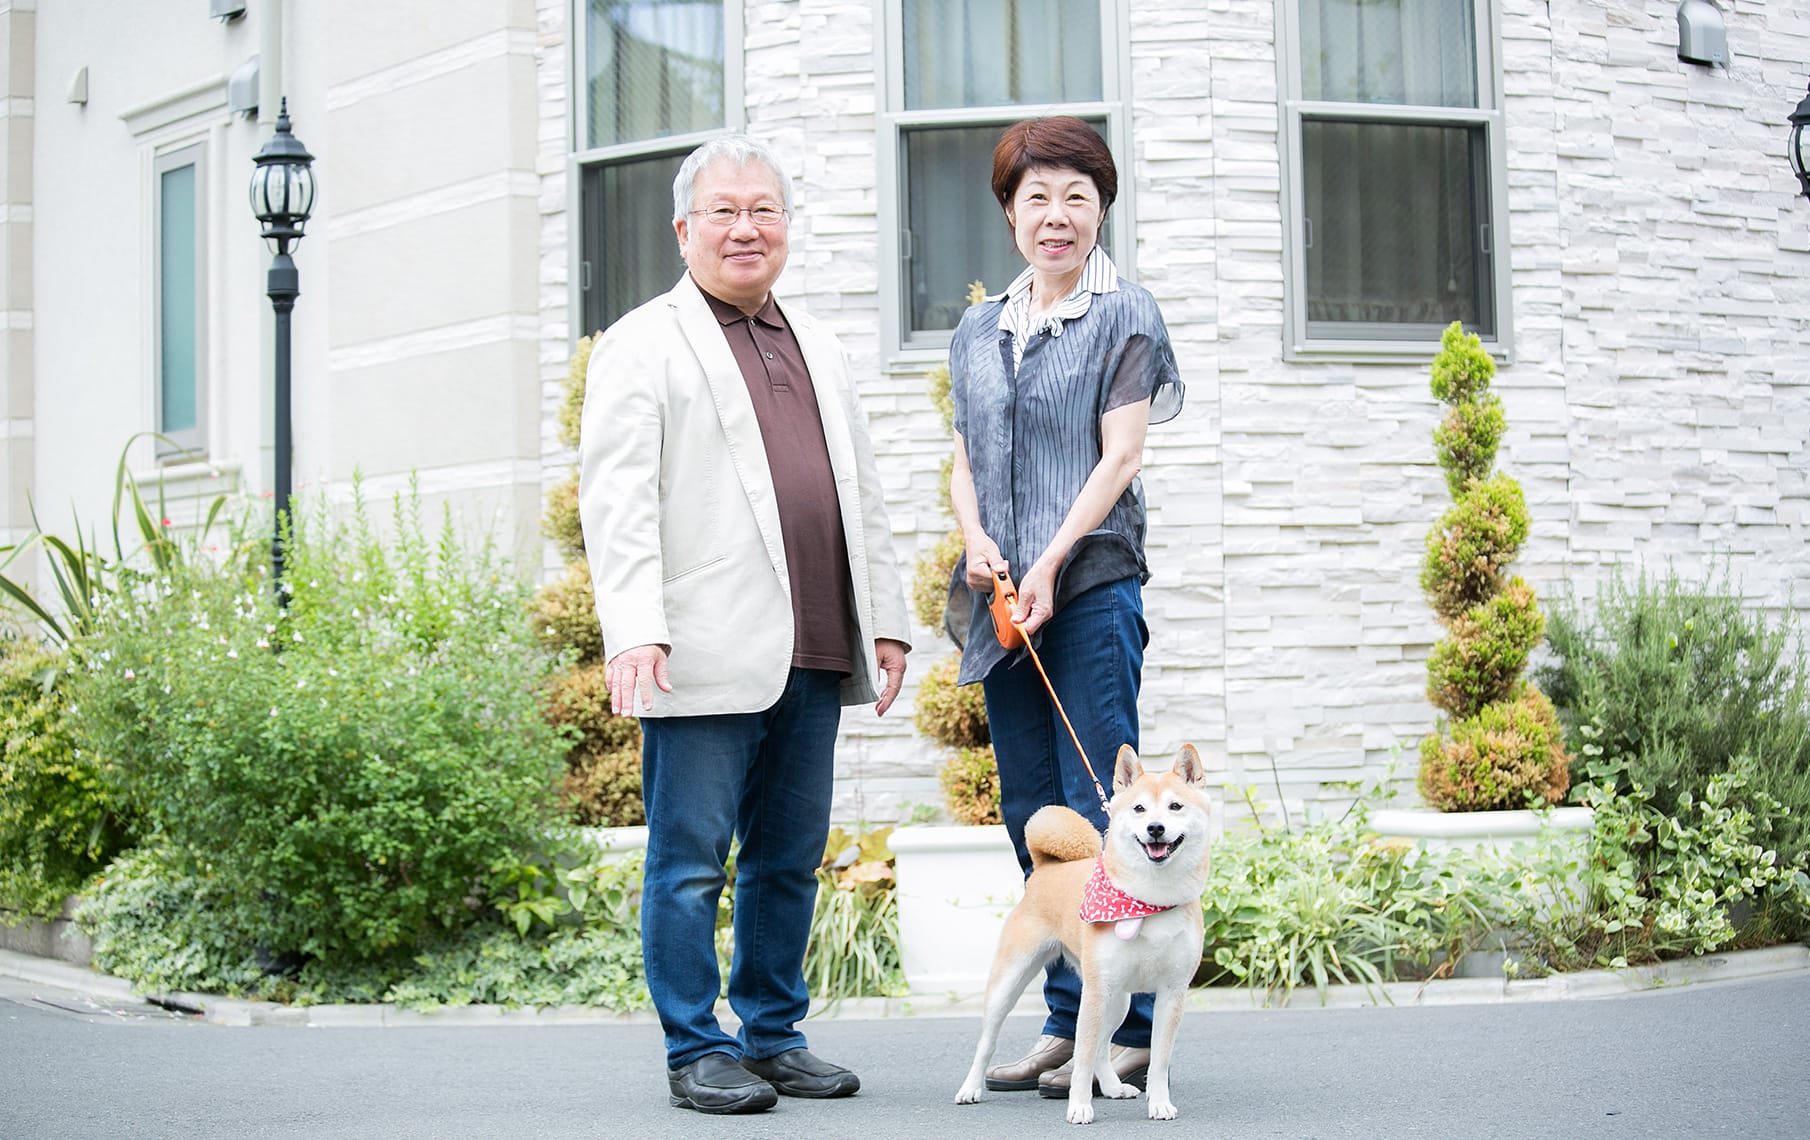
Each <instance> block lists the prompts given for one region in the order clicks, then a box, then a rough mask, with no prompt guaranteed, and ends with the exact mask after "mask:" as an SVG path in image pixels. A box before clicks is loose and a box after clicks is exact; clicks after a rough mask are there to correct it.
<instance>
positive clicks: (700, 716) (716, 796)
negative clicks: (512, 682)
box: [579, 136, 909, 1113]
mask: <svg viewBox="0 0 1810 1140" xmlns="http://www.w3.org/2000/svg"><path fill="white" fill-rule="evenodd" d="M791 216H792V209H791V184H790V182H788V181H787V179H786V177H785V175H784V174H783V173H782V172H781V170H780V168H779V164H778V162H776V161H775V160H774V158H773V156H772V154H771V153H769V152H768V151H767V150H766V148H764V147H762V146H761V145H760V144H758V143H755V142H753V141H752V140H750V139H747V138H742V137H737V136H731V137H726V138H719V139H714V140H712V141H711V142H708V143H706V144H705V145H703V146H701V147H699V148H698V149H697V150H696V151H694V152H693V153H692V154H691V155H690V156H689V157H688V158H686V160H685V163H684V165H683V166H681V167H680V168H679V175H678V177H677V178H676V179H675V180H674V182H673V228H674V230H675V231H676V232H677V233H678V238H679V251H680V253H681V254H682V255H683V256H684V258H685V263H686V265H687V266H688V267H689V270H690V272H689V273H688V274H687V275H686V276H685V278H684V279H683V280H681V281H680V282H679V283H678V285H676V286H675V287H674V288H673V290H672V291H671V292H670V293H667V294H666V295H664V296H662V297H657V298H655V299H654V300H652V301H649V302H648V303H647V304H645V305H642V306H641V307H640V308H638V309H636V310H634V311H633V312H631V313H629V314H628V315H626V316H624V317H623V318H622V319H621V320H619V321H617V322H616V323H615V324H614V325H611V326H610V328H609V330H608V331H606V332H605V333H604V334H603V338H602V339H601V340H600V341H599V342H598V343H597V346H596V348H595V349H594V350H593V351H592V353H591V364H590V371H589V373H588V377H587V382H586V383H587V388H586V396H585V407H584V419H583V427H582V442H581V444H580V448H579V460H580V469H579V470H580V474H579V510H580V513H581V515H582V517H583V522H584V535H585V547H586V549H587V551H588V552H589V555H590V563H591V578H592V582H593V584H594V585H595V587H596V593H597V614H598V618H599V620H600V621H601V623H602V626H603V640H604V645H605V647H606V651H607V652H608V653H609V654H610V655H611V656H610V658H609V662H608V666H607V667H608V674H609V684H610V700H611V703H612V705H613V706H614V707H615V708H616V709H618V710H619V711H621V712H623V713H625V714H628V713H630V712H631V710H633V711H634V712H638V713H639V715H640V716H641V718H642V719H641V726H642V737H643V740H642V749H641V767H642V771H641V779H642V796H643V799H644V800H645V802H646V805H647V823H648V844H647V873H646V880H645V887H644V891H643V895H642V903H641V915H642V919H641V941H642V953H643V957H644V960H645V961H646V964H647V986H648V990H649V992H650V993H651V994H652V995H653V1000H654V1007H655V1009H656V1010H657V1011H658V1012H659V1015H660V1024H661V1025H662V1026H663V1027H664V1028H665V1031H666V1051H667V1070H668V1072H667V1078H668V1083H669V1085H670V1088H671V1094H672V1103H673V1105H675V1106H676V1107H680V1108H690V1109H695V1110H697V1111H699V1112H709V1113H734V1112H759V1111H762V1110H764V1109H767V1108H770V1107H772V1106H773V1105H774V1104H775V1103H776V1093H778V1094H785V1095H788V1096H802V1097H839V1096H848V1095H849V1094H851V1093H853V1092H854V1091H855V1090H856V1089H857V1088H859V1087H860V1083H861V1082H860V1080H859V1078H857V1077H856V1076H855V1074H854V1073H852V1072H849V1071H848V1070H847V1069H844V1068H841V1067H840V1066H837V1065H833V1064H830V1063H829V1062H827V1061H824V1060H822V1059H820V1058H818V1057H816V1056H814V1055H813V1054H812V1053H811V1052H810V1051H809V1050H808V1049H806V1047H805V1038H804V1035H803V1034H802V1033H800V1032H799V1031H798V1029H797V1023H798V1021H799V1020H800V1019H802V1018H803V1017H804V1016H805V1014H806V1012H807V1011H808V1008H809V1005H810V994H809V992H808V991H807V990H806V987H805V982H804V953H805V943H806V940H807V938H808V935H809V930H810V922H811V914H812V911H813V909H814V907H815V903H816V897H817V879H816V868H817V865H818V862H819V861H820V860H821V858H822V856H823V845H824V840H825V837H826V835H827V833H828V829H829V808H830V789H831V779H832V772H833V765H834V749H835V743H836V730H837V724H838V721H839V719H840V717H841V706H842V705H844V704H856V703H865V702H867V701H873V702H874V711H875V712H876V713H880V714H884V713H885V712H886V710H887V708H888V707H889V706H890V705H891V704H892V702H893V698H894V697H895V696H897V695H898V692H899V683H900V681H901V679H902V678H903V677H904V675H905V653H906V650H907V649H908V648H909V646H908V645H907V644H906V642H905V638H906V636H907V629H908V627H907V619H906V610H905V598H904V591H903V590H902V588H901V586H900V581H899V570H898V565H897V562H896V560H895V557H894V554H893V550H892V545H891V532H890V528H889V527H888V525H887V521H886V511H885V509H884V507H883V506H882V504H881V501H880V479H879V473H878V470H877V468H876V465H875V462H874V456H873V448H872V445H871V444H870V443H869V441H868V436H867V426H866V421H865V419H864V418H863V416H862V414H861V410H860V408H859V407H858V405H857V404H856V401H855V393H854V390H853V387H852V386H851V384H850V381H849V376H848V362H847V358H846V357H845V355H844V354H843V351H842V346H841V345H840V344H839V343H838V342H837V340H836V338H835V336H833V335H832V334H831V333H830V332H828V331H827V330H825V329H824V328H822V327H821V326H820V325H818V323H817V322H816V321H814V320H812V319H811V318H810V316H809V315H808V314H806V313H804V312H803V311H802V310H800V309H798V308H797V307H796V306H793V305H781V304H780V303H779V301H778V299H777V298H775V297H774V296H773V294H772V292H771V290H772V287H773V282H774V281H775V280H777V279H778V277H779V274H780V270H782V269H784V268H785V264H786V249H787V236H788V234H787V227H788V225H789V224H790V220H791ZM882 678H883V680H882ZM732 837H739V838H740V840H741V847H740V849H739V852H738V854H737V856H736V882H735V958H734V961H733V963H732V964H731V966H730V970H729V1003H730V1005H731V1006H732V1007H733V1008H734V1010H735V1012H736V1015H737V1016H738V1017H739V1018H740V1019H741V1023H742V1024H741V1029H740V1032H739V1033H738V1034H737V1035H736V1036H733V1037H732V1036H730V1035H729V1034H727V1033H725V1032H724V1031H723V1029H722V1027H721V1026H720V1025H718V1023H717V1019H716V1015H715V1012H714V1009H713V1007H714V1005H715V1002H716V999H717V994H718V992H719V989H720V984H721V982H720V977H719V975H718V972H717V959H716V943H715V931H716V913H717V900H718V898H719V896H720V895H721V893H722V888H723V884H724V879H725V876H724V871H723V864H724V861H725V860H726V859H727V858H728V855H729V846H730V841H731V838H732Z"/></svg>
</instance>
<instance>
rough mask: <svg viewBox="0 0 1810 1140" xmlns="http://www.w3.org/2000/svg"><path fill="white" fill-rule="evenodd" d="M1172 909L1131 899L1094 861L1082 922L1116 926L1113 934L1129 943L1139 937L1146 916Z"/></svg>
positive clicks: (1083, 899) (1100, 862)
mask: <svg viewBox="0 0 1810 1140" xmlns="http://www.w3.org/2000/svg"><path fill="white" fill-rule="evenodd" d="M1171 909H1173V908H1172V907H1166V906H1153V905H1151V904H1150V903H1147V902H1145V901H1143V900H1142V899H1134V898H1132V897H1131V896H1130V895H1128V894H1126V893H1125V892H1124V891H1121V890H1120V889H1119V888H1118V887H1117V886H1115V885H1114V884H1113V881H1112V880H1111V879H1109V878H1107V876H1106V863H1105V862H1104V861H1103V860H1099V859H1096V860H1094V873H1093V877H1092V878H1090V879H1088V880H1087V889H1086V890H1085V891H1083V892H1082V894H1081V921H1082V922H1090V923H1092V922H1110V923H1113V924H1114V925H1113V931H1112V932H1113V933H1114V934H1116V935H1118V936H1119V937H1120V938H1122V939H1124V940H1126V941H1128V942H1129V941H1130V940H1131V939H1133V938H1136V937H1137V936H1138V928H1139V927H1141V926H1143V925H1144V918H1145V916H1146V915H1152V914H1161V913H1162V912H1163V911H1166V910H1171Z"/></svg>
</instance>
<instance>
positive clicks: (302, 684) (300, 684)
mask: <svg viewBox="0 0 1810 1140" xmlns="http://www.w3.org/2000/svg"><path fill="white" fill-rule="evenodd" d="M295 687H296V688H298V689H306V688H307V687H308V678H306V677H302V678H300V679H299V680H297V681H296V683H295Z"/></svg>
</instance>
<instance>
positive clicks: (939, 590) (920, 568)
mask: <svg viewBox="0 0 1810 1140" xmlns="http://www.w3.org/2000/svg"><path fill="white" fill-rule="evenodd" d="M964 549H965V546H964V545H963V543H962V535H961V532H960V531H950V532H949V533H948V534H946V535H944V536H943V537H942V538H940V539H938V540H937V544H936V545H935V546H933V547H931V548H930V549H929V550H928V551H927V552H925V553H924V554H923V555H922V556H921V557H919V558H918V564H917V568H916V569H915V570H913V571H912V575H911V612H912V613H914V614H916V615H917V619H918V621H919V622H921V623H922V624H924V625H926V626H928V627H929V628H931V629H934V630H937V631H938V632H941V631H942V628H943V619H944V616H945V615H944V613H943V610H944V608H945V607H947V606H948V604H949V579H950V577H951V576H952V575H953V574H954V573H955V564H956V563H957V562H959V561H960V560H961V557H962V553H963V551H964Z"/></svg>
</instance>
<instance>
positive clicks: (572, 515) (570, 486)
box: [540, 471, 584, 563]
mask: <svg viewBox="0 0 1810 1140" xmlns="http://www.w3.org/2000/svg"><path fill="white" fill-rule="evenodd" d="M540 527H541V533H542V534H544V535H546V536H547V538H548V540H549V541H551V542H552V543H553V545H554V546H555V547H557V548H558V549H559V552H560V554H561V555H563V556H564V557H565V559H566V561H567V562H578V563H582V562H583V561H584V527H583V524H582V522H581V521H580V519H579V515H578V472H576V471H574V472H572V474H570V475H568V476H566V478H565V479H564V480H562V481H561V482H560V483H559V485H558V486H556V487H554V488H553V489H552V490H551V491H548V492H547V500H546V508H545V510H543V511H542V512H541V524H540Z"/></svg>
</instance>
